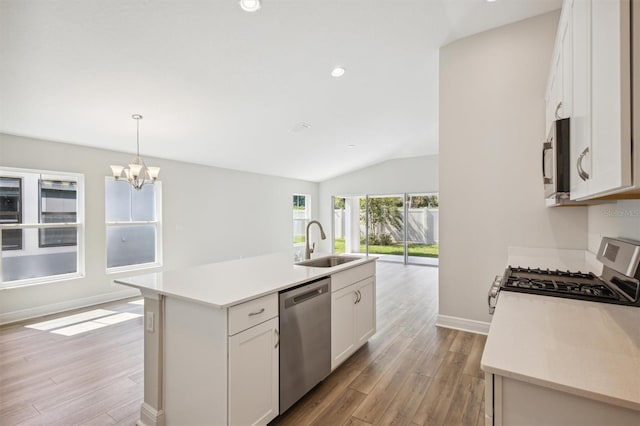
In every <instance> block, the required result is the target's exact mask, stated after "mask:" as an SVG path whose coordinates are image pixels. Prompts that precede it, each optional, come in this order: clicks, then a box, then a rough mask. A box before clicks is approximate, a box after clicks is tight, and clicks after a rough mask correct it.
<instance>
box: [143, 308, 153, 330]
mask: <svg viewBox="0 0 640 426" xmlns="http://www.w3.org/2000/svg"><path fill="white" fill-rule="evenodd" d="M145 329H146V330H147V331H148V332H149V333H153V332H154V330H155V316H154V315H153V312H147V316H146V321H145Z"/></svg>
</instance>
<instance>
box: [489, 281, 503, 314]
mask: <svg viewBox="0 0 640 426" xmlns="http://www.w3.org/2000/svg"><path fill="white" fill-rule="evenodd" d="M501 282H502V277H501V276H500V275H496V277H495V278H494V280H493V283H491V286H490V287H489V292H488V293H487V304H488V305H489V314H491V315H493V313H494V312H495V310H496V303H497V302H498V293H499V292H500V283H501Z"/></svg>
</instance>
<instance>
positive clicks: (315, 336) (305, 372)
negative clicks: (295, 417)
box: [280, 278, 331, 414]
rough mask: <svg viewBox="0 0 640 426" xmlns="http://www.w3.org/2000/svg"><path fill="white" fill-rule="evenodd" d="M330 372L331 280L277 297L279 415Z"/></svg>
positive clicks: (285, 292) (306, 285)
mask: <svg viewBox="0 0 640 426" xmlns="http://www.w3.org/2000/svg"><path fill="white" fill-rule="evenodd" d="M330 372H331V279H330V278H323V279H321V280H317V281H313V282H311V283H307V284H304V285H302V286H300V287H296V288H293V289H290V290H286V291H283V292H281V293H280V413H281V414H282V413H284V412H285V411H286V410H287V409H288V408H289V407H291V406H292V405H293V404H294V403H295V402H296V401H297V400H298V399H300V398H301V397H302V396H303V395H304V394H306V393H307V392H309V391H310V390H311V388H313V387H314V386H315V385H317V384H318V383H319V382H321V381H322V380H323V379H324V378H325V377H327V376H328V375H329V373H330Z"/></svg>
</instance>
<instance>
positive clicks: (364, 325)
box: [355, 277, 376, 347]
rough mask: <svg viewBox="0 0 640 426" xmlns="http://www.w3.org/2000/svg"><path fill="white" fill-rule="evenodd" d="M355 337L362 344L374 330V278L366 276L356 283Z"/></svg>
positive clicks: (358, 343)
mask: <svg viewBox="0 0 640 426" xmlns="http://www.w3.org/2000/svg"><path fill="white" fill-rule="evenodd" d="M356 295H357V296H358V298H357V299H356V300H357V302H356V304H355V339H356V344H357V346H358V347H360V346H362V345H363V344H364V343H365V342H366V341H367V340H369V338H370V337H371V336H373V335H374V334H375V332H376V286H375V278H373V277H371V278H367V279H366V280H364V281H361V282H359V283H358V284H356Z"/></svg>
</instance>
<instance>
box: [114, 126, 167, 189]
mask: <svg viewBox="0 0 640 426" xmlns="http://www.w3.org/2000/svg"><path fill="white" fill-rule="evenodd" d="M131 118H133V119H134V120H136V156H135V157H134V159H133V162H132V163H130V164H129V165H128V167H123V166H118V165H112V166H111V172H112V173H113V177H114V178H116V180H118V179H120V178H121V177H123V175H124V177H125V178H127V181H128V182H129V183H130V184H131V186H133V187H134V188H135V189H138V190H139V189H140V188H142V187H143V186H144V184H145V183H154V182H155V181H156V179H158V175H159V174H160V167H147V166H146V165H145V164H144V161H143V160H142V157H140V120H142V116H141V115H140V114H133V115H132V116H131Z"/></svg>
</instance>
